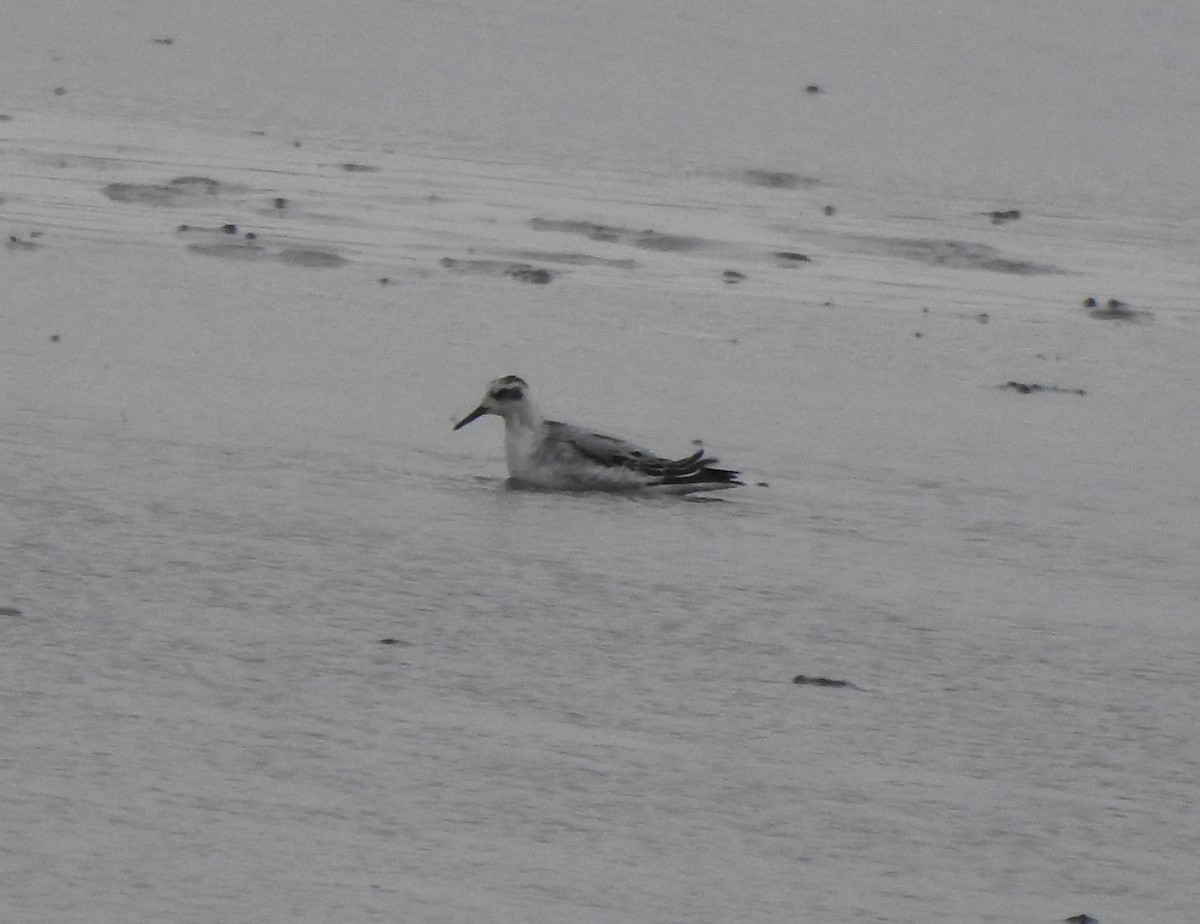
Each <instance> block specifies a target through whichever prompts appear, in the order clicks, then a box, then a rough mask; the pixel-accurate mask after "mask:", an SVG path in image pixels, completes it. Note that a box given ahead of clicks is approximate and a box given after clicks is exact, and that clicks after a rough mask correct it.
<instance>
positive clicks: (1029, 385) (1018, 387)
mask: <svg viewBox="0 0 1200 924" xmlns="http://www.w3.org/2000/svg"><path fill="white" fill-rule="evenodd" d="M1000 387H1001V388H1006V389H1008V390H1009V391H1015V392H1016V393H1017V394H1019V395H1036V394H1039V393H1041V392H1050V393H1052V394H1058V395H1086V394H1087V390H1086V389H1083V388H1063V387H1062V386H1061V385H1039V384H1038V383H1036V382H1015V381H1012V380H1009V381H1007V382H1005V383H1004V384H1003V385H1001V386H1000Z"/></svg>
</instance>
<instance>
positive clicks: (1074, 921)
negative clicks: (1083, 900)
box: [1063, 914, 1100, 924]
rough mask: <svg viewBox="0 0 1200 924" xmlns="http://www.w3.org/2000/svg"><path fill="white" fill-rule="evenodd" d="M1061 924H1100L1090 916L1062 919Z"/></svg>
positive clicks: (1079, 915)
mask: <svg viewBox="0 0 1200 924" xmlns="http://www.w3.org/2000/svg"><path fill="white" fill-rule="evenodd" d="M1063 924H1100V920H1099V918H1094V917H1092V916H1091V915H1090V914H1073V915H1071V917H1069V918H1063Z"/></svg>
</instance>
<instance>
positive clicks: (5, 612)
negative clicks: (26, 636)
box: [0, 606, 21, 616]
mask: <svg viewBox="0 0 1200 924" xmlns="http://www.w3.org/2000/svg"><path fill="white" fill-rule="evenodd" d="M20 615H21V611H20V610H19V609H17V608H16V607H15V606H0V616H20Z"/></svg>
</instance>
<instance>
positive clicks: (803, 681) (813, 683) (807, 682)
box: [792, 674, 857, 689]
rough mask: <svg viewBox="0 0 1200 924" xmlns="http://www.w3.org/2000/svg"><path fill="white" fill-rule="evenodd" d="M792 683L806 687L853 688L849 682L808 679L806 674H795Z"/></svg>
mask: <svg viewBox="0 0 1200 924" xmlns="http://www.w3.org/2000/svg"><path fill="white" fill-rule="evenodd" d="M792 683H795V684H799V685H800V686H808V687H854V684H852V683H851V682H850V681H849V680H834V679H832V678H830V677H810V676H809V675H807V674H797V675H796V676H795V677H793V678H792ZM855 689H857V688H855Z"/></svg>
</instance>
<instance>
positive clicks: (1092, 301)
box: [1083, 295, 1096, 308]
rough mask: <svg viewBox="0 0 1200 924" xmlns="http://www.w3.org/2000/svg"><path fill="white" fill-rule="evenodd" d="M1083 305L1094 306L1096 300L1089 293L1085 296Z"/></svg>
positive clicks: (1085, 306)
mask: <svg viewBox="0 0 1200 924" xmlns="http://www.w3.org/2000/svg"><path fill="white" fill-rule="evenodd" d="M1083 307H1084V308H1095V307H1096V300H1095V299H1094V298H1092V297H1091V296H1090V295H1089V296H1088V297H1087V298H1085V299H1084V300H1083Z"/></svg>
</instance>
